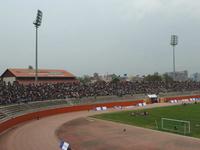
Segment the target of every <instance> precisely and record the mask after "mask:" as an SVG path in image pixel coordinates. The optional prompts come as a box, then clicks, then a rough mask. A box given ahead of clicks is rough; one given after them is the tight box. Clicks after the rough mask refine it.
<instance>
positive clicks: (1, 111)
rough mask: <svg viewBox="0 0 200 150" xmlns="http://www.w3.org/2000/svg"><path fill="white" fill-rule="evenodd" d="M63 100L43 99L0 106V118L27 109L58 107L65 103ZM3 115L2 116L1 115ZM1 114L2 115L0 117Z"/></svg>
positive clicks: (14, 114) (26, 110)
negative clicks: (41, 100)
mask: <svg viewBox="0 0 200 150" xmlns="http://www.w3.org/2000/svg"><path fill="white" fill-rule="evenodd" d="M67 104H68V103H67V101H65V100H53V101H43V102H32V103H21V104H14V105H8V106H5V107H1V108H0V120H1V119H3V118H4V117H6V116H16V115H18V114H20V113H24V112H28V111H36V110H39V109H46V108H51V107H54V108H55V107H56V106H57V107H58V106H60V105H62V106H63V105H67ZM3 115H4V116H3ZM1 116H2V117H1Z"/></svg>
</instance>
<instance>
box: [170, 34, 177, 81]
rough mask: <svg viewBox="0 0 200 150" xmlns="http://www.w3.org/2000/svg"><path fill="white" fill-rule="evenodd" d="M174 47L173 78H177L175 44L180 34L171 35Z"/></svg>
mask: <svg viewBox="0 0 200 150" xmlns="http://www.w3.org/2000/svg"><path fill="white" fill-rule="evenodd" d="M170 44H171V45H172V47H173V79H174V80H175V79H176V68H175V46H176V45H177V44H178V36H177V35H171V43H170Z"/></svg>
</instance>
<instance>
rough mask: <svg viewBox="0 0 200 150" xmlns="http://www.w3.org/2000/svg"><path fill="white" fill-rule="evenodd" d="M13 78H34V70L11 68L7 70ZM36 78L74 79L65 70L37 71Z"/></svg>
mask: <svg viewBox="0 0 200 150" xmlns="http://www.w3.org/2000/svg"><path fill="white" fill-rule="evenodd" d="M7 71H10V72H11V73H12V74H13V75H14V76H15V77H35V70H34V69H19V68H15V69H14V68H11V69H7ZM38 77H75V76H74V75H73V74H72V73H70V72H68V71H65V70H55V69H39V70H38Z"/></svg>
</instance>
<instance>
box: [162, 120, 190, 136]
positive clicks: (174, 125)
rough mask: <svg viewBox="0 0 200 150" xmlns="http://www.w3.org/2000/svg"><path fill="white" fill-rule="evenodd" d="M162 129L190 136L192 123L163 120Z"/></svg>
mask: <svg viewBox="0 0 200 150" xmlns="http://www.w3.org/2000/svg"><path fill="white" fill-rule="evenodd" d="M161 129H162V130H166V131H170V132H176V133H181V134H184V135H186V134H190V132H191V131H190V121H185V120H177V119H170V118H161Z"/></svg>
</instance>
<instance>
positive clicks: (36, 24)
mask: <svg viewBox="0 0 200 150" xmlns="http://www.w3.org/2000/svg"><path fill="white" fill-rule="evenodd" d="M41 23H42V11H41V10H38V11H37V17H36V19H35V21H34V22H33V24H34V25H35V29H36V41H35V82H37V81H38V28H39V26H40V25H41Z"/></svg>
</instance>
